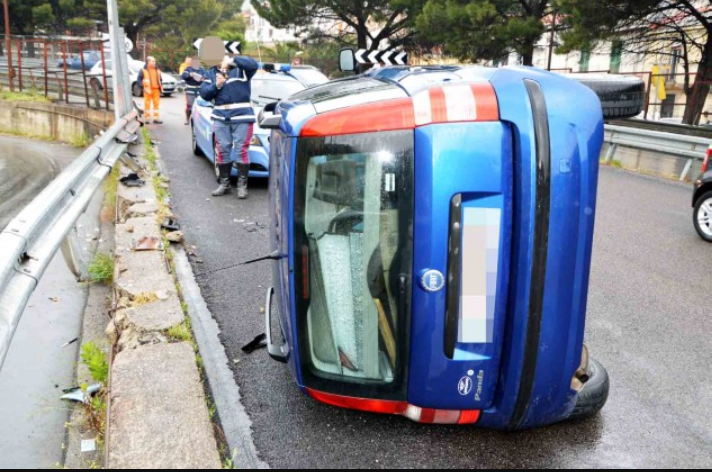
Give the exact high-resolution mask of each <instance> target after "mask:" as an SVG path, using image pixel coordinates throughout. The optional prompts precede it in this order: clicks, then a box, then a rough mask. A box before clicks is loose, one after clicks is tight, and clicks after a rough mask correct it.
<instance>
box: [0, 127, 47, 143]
mask: <svg viewBox="0 0 712 472" xmlns="http://www.w3.org/2000/svg"><path fill="white" fill-rule="evenodd" d="M0 134H4V135H7V136H16V137H18V138H27V139H34V140H37V141H49V142H55V140H54V138H53V137H52V136H48V135H44V134H33V133H27V132H25V131H19V130H16V129H10V128H4V127H3V128H0Z"/></svg>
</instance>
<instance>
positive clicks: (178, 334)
mask: <svg viewBox="0 0 712 472" xmlns="http://www.w3.org/2000/svg"><path fill="white" fill-rule="evenodd" d="M166 334H167V335H168V337H169V338H170V340H171V341H172V342H193V333H192V332H191V330H190V321H189V320H188V318H186V319H185V320H184V321H183V322H182V323H181V324H179V325H175V326H173V327H171V328H169V329H168V331H166Z"/></svg>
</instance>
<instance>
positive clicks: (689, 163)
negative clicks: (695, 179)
mask: <svg viewBox="0 0 712 472" xmlns="http://www.w3.org/2000/svg"><path fill="white" fill-rule="evenodd" d="M692 161H693V159H689V160H688V161H687V164H685V169H684V170H683V171H682V174H680V181H682V182H684V181H685V179H687V176H688V175H690V169H692Z"/></svg>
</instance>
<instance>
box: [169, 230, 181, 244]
mask: <svg viewBox="0 0 712 472" xmlns="http://www.w3.org/2000/svg"><path fill="white" fill-rule="evenodd" d="M166 239H168V241H170V242H172V243H176V244H181V243H183V241H184V240H185V235H184V234H183V232H182V231H173V232H172V233H168V234H167V235H166Z"/></svg>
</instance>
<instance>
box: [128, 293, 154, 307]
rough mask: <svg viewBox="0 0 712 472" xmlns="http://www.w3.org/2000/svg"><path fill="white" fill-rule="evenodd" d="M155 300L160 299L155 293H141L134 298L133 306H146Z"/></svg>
mask: <svg viewBox="0 0 712 472" xmlns="http://www.w3.org/2000/svg"><path fill="white" fill-rule="evenodd" d="M155 301H158V296H157V295H156V294H155V293H139V294H138V295H136V297H135V298H134V299H133V306H144V305H148V304H149V303H153V302H155Z"/></svg>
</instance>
